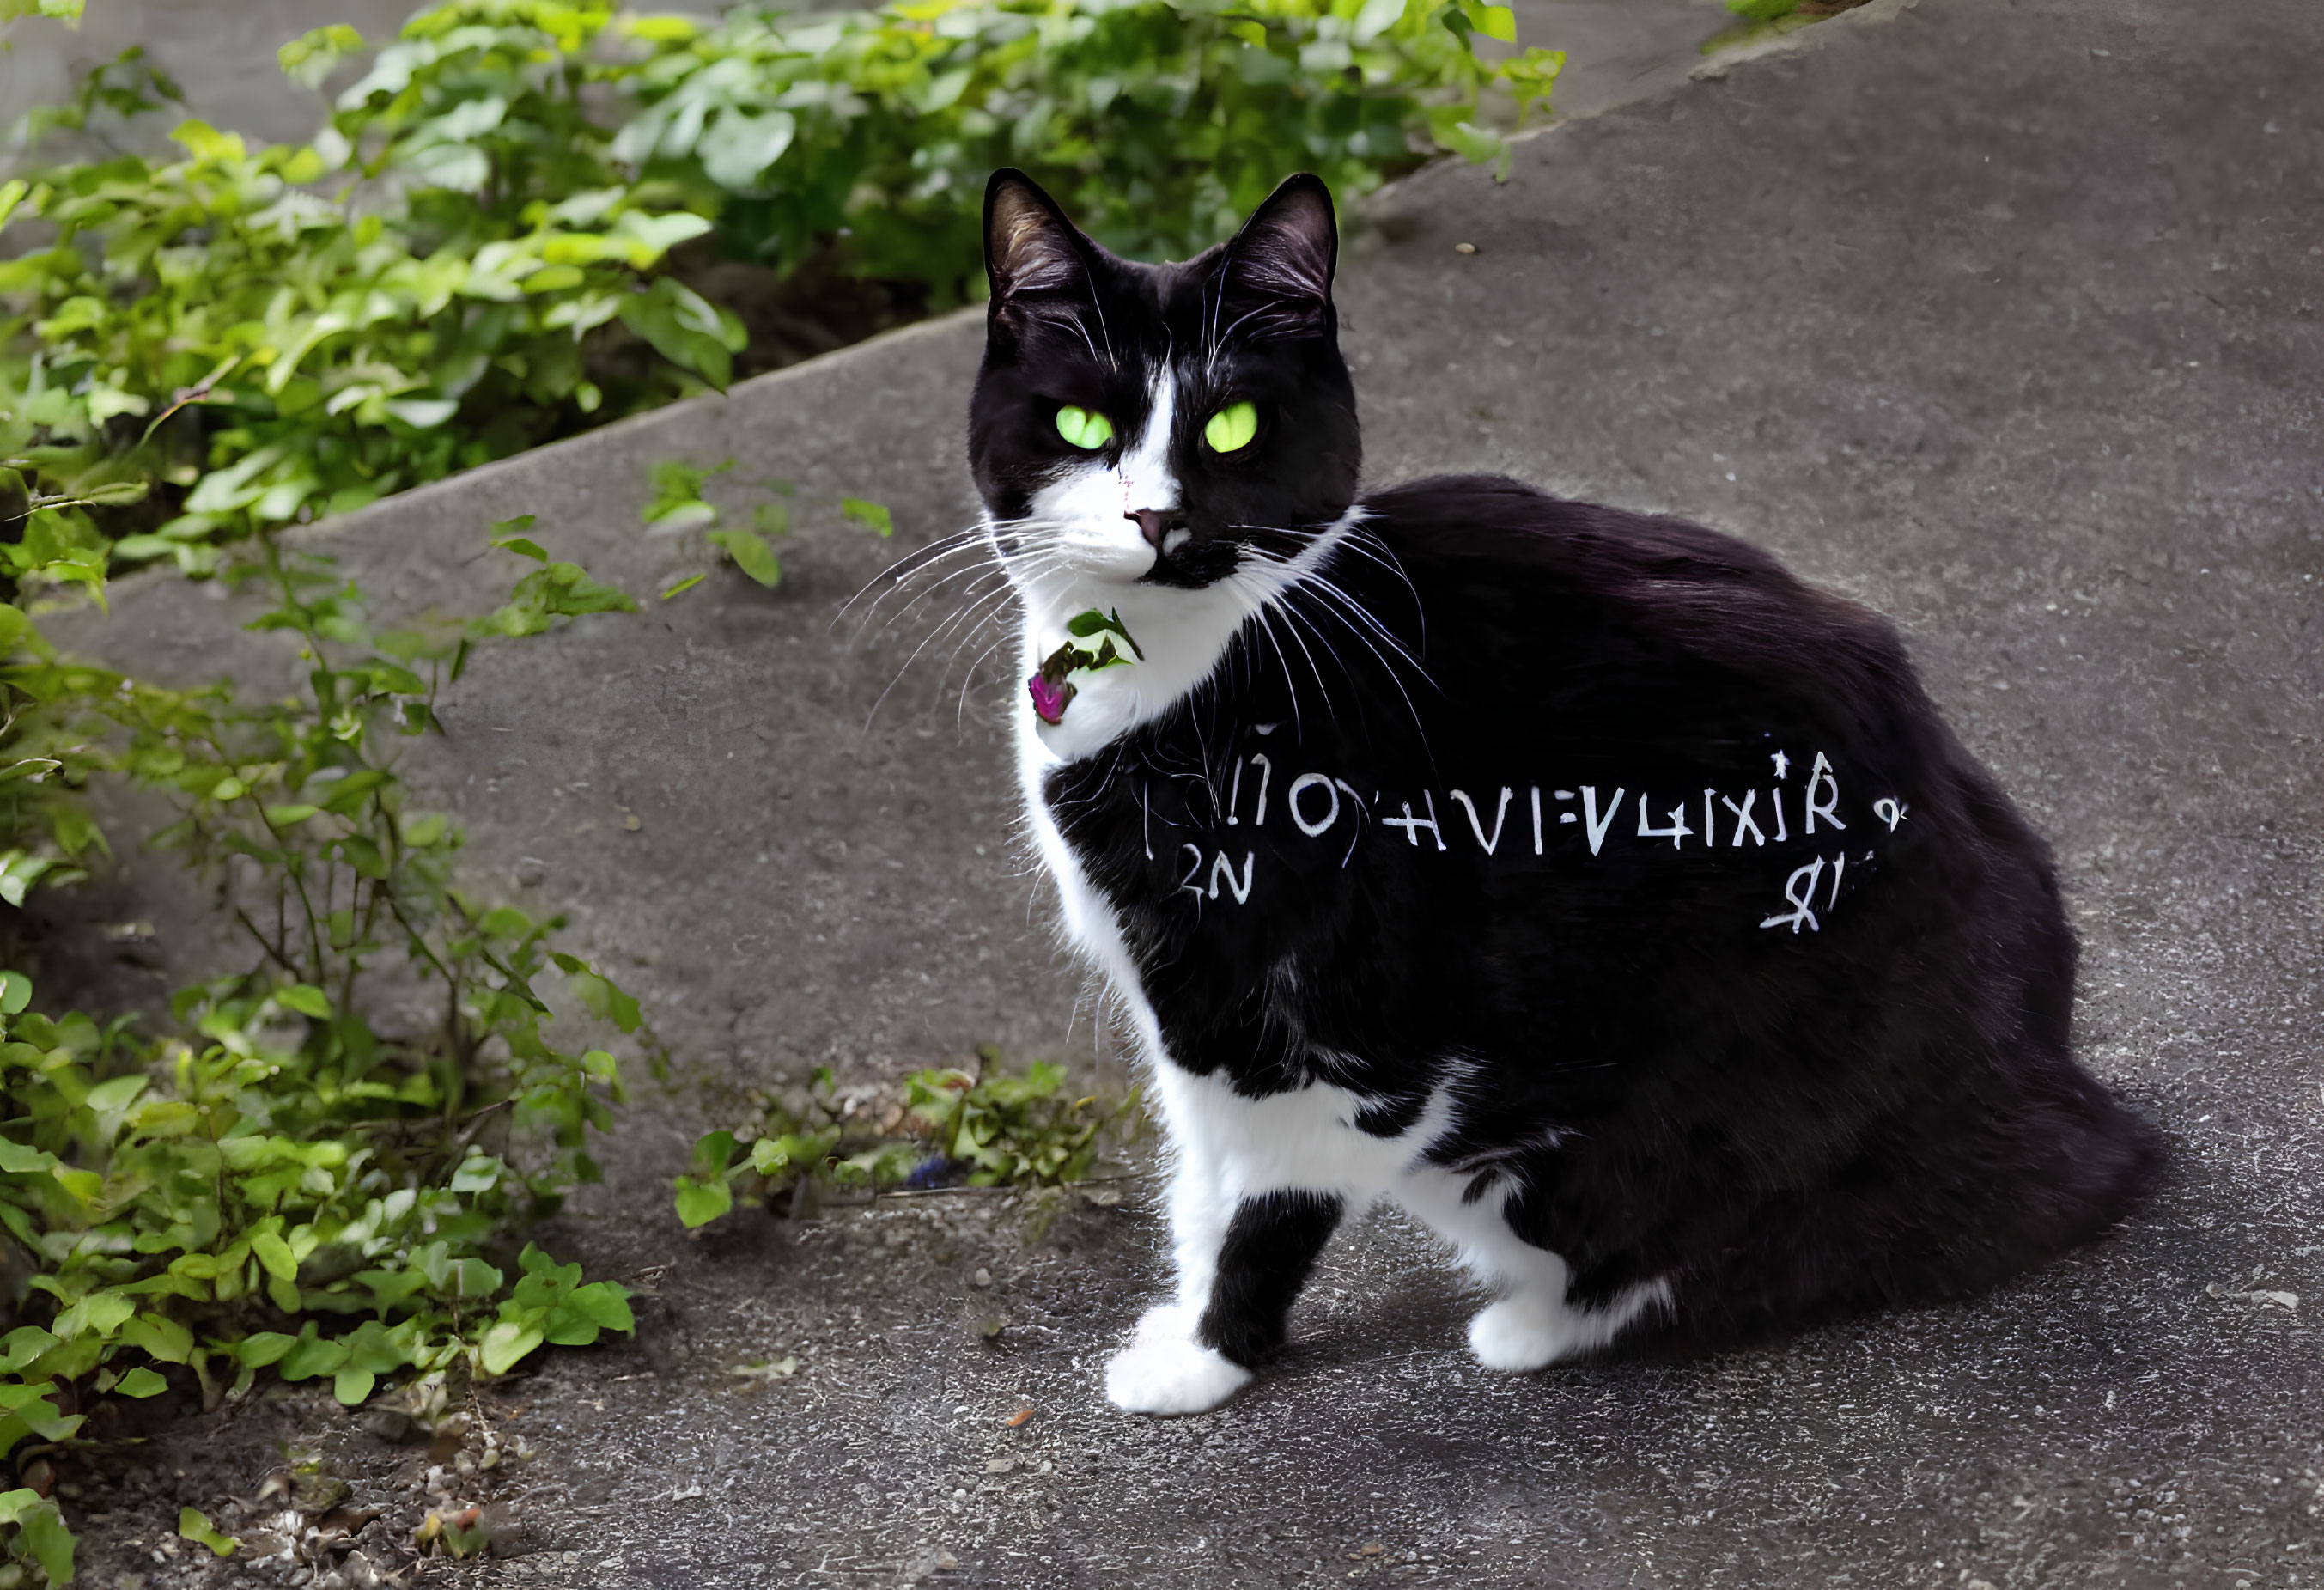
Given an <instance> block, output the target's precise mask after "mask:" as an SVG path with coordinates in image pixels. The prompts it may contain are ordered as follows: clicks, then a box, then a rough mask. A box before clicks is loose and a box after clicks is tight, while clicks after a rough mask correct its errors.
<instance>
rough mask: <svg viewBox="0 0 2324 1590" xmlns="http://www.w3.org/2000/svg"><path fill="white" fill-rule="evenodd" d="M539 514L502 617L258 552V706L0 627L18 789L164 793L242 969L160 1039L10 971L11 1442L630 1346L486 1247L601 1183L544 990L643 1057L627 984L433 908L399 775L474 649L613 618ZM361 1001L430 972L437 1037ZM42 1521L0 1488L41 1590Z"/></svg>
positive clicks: (497, 920)
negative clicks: (540, 1355)
mask: <svg viewBox="0 0 2324 1590" xmlns="http://www.w3.org/2000/svg"><path fill="white" fill-rule="evenodd" d="M531 529H532V522H531V521H530V519H522V520H512V521H509V522H505V523H503V524H499V525H495V526H494V527H493V534H492V543H491V544H492V545H493V546H494V547H497V548H499V549H501V550H503V551H505V552H506V553H507V554H509V555H510V556H511V558H512V559H514V560H516V561H518V562H519V564H520V565H521V564H523V563H528V562H529V563H532V564H536V565H538V567H537V568H534V569H532V570H531V571H530V572H528V573H525V574H523V575H522V576H521V578H519V579H518V580H517V581H516V582H515V585H514V588H513V590H512V593H511V597H510V600H509V601H508V602H507V603H506V604H505V605H503V606H502V607H500V608H499V609H497V610H496V611H494V612H493V613H491V614H488V615H484V616H483V617H480V618H477V619H475V620H473V621H471V622H469V623H467V624H441V625H438V626H437V627H436V628H435V629H433V630H419V629H413V630H400V631H393V630H392V631H380V632H374V629H373V627H372V625H371V624H370V623H369V621H368V619H367V617H366V615H365V613H364V604H363V599H362V595H361V593H360V592H359V591H358V590H357V589H356V588H355V587H354V586H353V585H351V584H350V583H349V582H347V581H346V579H345V578H342V577H341V576H339V575H338V574H337V572H336V570H335V569H333V567H332V566H331V564H330V563H329V561H328V560H327V559H321V558H318V557H314V556H310V555H299V554H293V553H290V552H286V551H284V550H281V548H279V547H277V546H276V545H275V544H274V543H273V542H272V541H271V540H269V539H263V538H262V539H261V540H260V541H258V542H257V543H256V544H255V546H254V548H253V549H252V550H251V551H250V553H249V555H248V556H247V557H246V558H245V559H243V560H242V561H241V562H239V563H238V564H237V565H235V567H234V569H231V570H230V571H229V572H230V575H231V576H232V577H233V578H243V579H247V580H251V581H254V582H256V583H257V584H258V585H259V586H260V587H262V588H263V590H264V591H265V592H266V593H267V594H268V595H269V596H272V604H271V605H269V607H268V608H267V610H266V611H265V612H264V613H263V614H262V615H260V617H259V618H258V619H257V620H256V621H255V622H254V626H253V627H254V628H257V629H261V630H269V631H278V632H282V633H287V634H288V635H290V636H291V638H292V640H293V641H294V642H295V643H296V645H297V647H298V650H299V654H300V660H301V661H303V662H304V664H305V665H306V669H305V676H304V690H303V693H302V694H300V695H298V696H294V697H291V698H287V699H283V700H276V701H259V702H242V701H238V700H236V699H235V698H234V697H233V696H232V695H231V693H230V692H229V691H228V690H227V689H225V688H224V687H215V688H212V689H206V690H198V691H186V692H180V691H171V690H168V689H161V688H160V687H157V686H153V685H151V684H147V683H143V682H141V681H137V680H133V679H126V678H124V677H122V676H120V675H118V674H115V673H113V672H111V671H109V670H103V669H100V668H96V667H92V666H88V665H85V664H81V663H78V662H75V661H70V660H69V659H65V658H62V657H60V656H59V655H57V654H56V653H55V652H53V651H52V650H51V648H50V647H48V645H47V644H46V642H44V641H42V639H41V637H40V636H39V634H38V632H37V630H36V629H35V628H34V627H33V626H32V624H31V623H30V621H29V620H26V619H24V618H23V615H22V614H21V613H20V612H19V610H17V609H15V608H14V607H5V608H0V613H5V614H10V615H15V622H16V626H17V627H16V632H15V633H16V644H17V648H18V650H17V655H16V659H15V661H13V662H11V663H9V664H8V665H7V666H6V668H5V670H0V678H5V683H6V686H7V689H9V691H10V692H11V698H12V699H13V700H14V701H17V702H18V703H20V704H21V708H22V710H21V712H20V716H22V717H24V718H26V719H27V720H29V722H30V724H31V726H32V727H31V728H30V729H28V730H27V731H26V732H27V733H28V734H30V735H32V736H33V737H34V738H35V739H37V740H38V741H39V743H40V744H49V743H51V742H58V744H55V745H54V746H53V748H54V749H56V750H57V751H58V752H59V753H60V754H57V755H52V756H48V757H34V758H26V759H24V760H30V761H37V762H40V763H42V766H41V768H40V769H39V771H37V772H34V773H32V774H28V775H26V778H25V779H24V780H23V781H30V780H32V779H35V778H37V779H42V780H44V781H45V780H51V779H54V780H58V781H66V780H77V781H86V780H87V779H89V778H94V777H117V778H126V779H128V780H130V781H134V782H135V783H137V784H139V785H142V786H143V787H144V788H146V789H149V790H156V791H159V792H161V793H163V794H165V795H166V796H168V797H169V798H170V799H171V800H174V801H175V802H176V804H177V805H178V808H179V810H180V817H179V820H178V821H177V822H176V823H174V824H173V825H171V827H167V828H165V829H164V830H163V831H162V833H161V835H160V836H159V837H158V839H157V843H159V844H160V845H161V846H165V847H169V848H171V849H174V850H176V851H177V852H178V853H180V855H183V856H184V857H185V858H186V860H187V861H188V863H189V864H191V865H193V866H195V867H197V868H198V869H200V870H202V871H203V872H205V873H208V874H210V875H213V876H215V877H217V880H218V887H219V898H220V902H221V904H222V906H223V907H224V908H225V909H226V913H227V915H228V916H229V917H230V919H231V920H233V921H234V922H235V924H236V926H237V927H238V929H240V930H241V932H242V933H243V934H244V937H245V939H246V941H247V943H248V944H249V945H250V947H251V949H252V953H253V956H254V962H253V965H252V966H251V967H250V969H249V970H247V971H246V972H244V973H241V974H239V975H232V976H228V977H226V978H224V979H222V980H220V981H218V982H216V983H213V984H210V985H204V986H201V987H197V988H191V989H188V990H186V991H185V992H183V993H181V994H180V995H179V996H178V997H177V999H176V1000H175V1001H174V1002H173V1004H172V1007H171V1021H170V1023H169V1026H168V1029H167V1031H164V1032H163V1033H161V1034H160V1035H158V1036H152V1037H148V1036H144V1035H142V1034H140V1033H139V1032H137V1031H134V1029H133V1028H132V1026H131V1025H130V1024H129V1023H128V1022H127V1021H125V1020H124V1021H112V1022H109V1023H99V1022H98V1021H95V1020H93V1019H91V1018H89V1017H88V1016H84V1015H79V1014H67V1015H62V1016H53V1017H52V1016H50V1015H48V1014H45V1013H42V1012H39V1011H36V1010H34V1009H33V1008H32V994H33V989H32V984H31V982H30V981H29V980H28V979H26V978H25V977H24V976H23V975H21V974H20V973H17V972H14V971H8V972H0V1090H5V1095H6V1097H7V1100H8V1105H9V1114H8V1118H7V1119H6V1120H5V1122H4V1123H0V1227H4V1228H5V1233H6V1236H7V1238H8V1239H9V1240H10V1241H11V1242H12V1243H13V1244H14V1252H15V1253H19V1254H21V1255H23V1256H26V1257H28V1258H29V1259H30V1261H31V1263H30V1265H29V1267H28V1268H29V1271H30V1275H31V1279H30V1287H29V1290H28V1291H27V1292H25V1293H24V1295H23V1297H22V1298H21V1299H19V1300H18V1301H17V1303H16V1304H15V1306H14V1320H13V1322H12V1323H13V1326H14V1328H12V1329H9V1330H8V1331H7V1332H6V1333H5V1335H0V1452H5V1451H9V1450H12V1449H13V1450H14V1453H15V1454H16V1456H17V1458H18V1460H19V1461H20V1462H21V1461H22V1460H23V1458H24V1456H26V1454H28V1453H31V1452H35V1451H38V1450H40V1449H41V1448H42V1447H53V1446H55V1445H57V1444H60V1443H69V1442H70V1441H71V1440H72V1439H73V1438H74V1437H75V1435H76V1432H77V1431H78V1428H79V1426H80V1424H81V1423H82V1421H83V1419H84V1418H85V1417H86V1416H85V1415H84V1414H83V1413H81V1412H78V1411H74V1412H67V1411H65V1409H67V1408H68V1407H71V1406H73V1404H74V1402H75V1401H77V1400H78V1401H81V1403H82V1405H83V1406H86V1401H85V1399H87V1398H88V1397H92V1396H95V1397H103V1396H106V1395H111V1396H117V1397H126V1398H143V1397H150V1396H153V1395H156V1394H159V1393H161V1392H162V1391H166V1390H168V1389H169V1388H170V1387H171V1385H172V1384H180V1385H181V1386H182V1387H183V1388H184V1389H185V1390H187V1391H197V1390H198V1392H199V1394H200V1396H201V1398H202V1400H203V1401H204V1402H205V1403H206V1404H208V1405H212V1406H214V1405H216V1404H217V1402H218V1401H219V1400H222V1399H225V1398H228V1397H233V1396H236V1395H240V1394H243V1393H244V1392H246V1391H248V1390H249V1388H250V1387H251V1385H252V1384H253V1382H254V1377H255V1375H256V1373H257V1372H258V1371H260V1370H261V1369H264V1368H268V1367H272V1369H273V1371H274V1372H275V1373H276V1374H278V1375H279V1376H280V1377H281V1378H282V1379H284V1380H287V1381H303V1380H311V1379H318V1378H327V1379H329V1380H330V1382H331V1383H332V1389H333V1391H334V1392H335V1394H336V1395H337V1397H338V1399H339V1400H341V1401H343V1402H350V1403H352V1402H359V1401H361V1400H364V1398H366V1397H368V1396H369V1395H370V1394H371V1393H372V1391H374V1388H375V1387H376V1386H377V1385H378V1383H379V1382H380V1381H381V1380H382V1379H383V1378H384V1377H388V1376H392V1375H400V1374H407V1373H420V1374H425V1373H432V1372H438V1371H441V1370H443V1369H445V1368H447V1366H452V1365H455V1364H457V1365H459V1366H461V1367H463V1368H464V1369H465V1370H466V1371H468V1372H471V1373H484V1374H499V1373H506V1372H507V1370H508V1369H510V1368H511V1367H512V1366H513V1365H514V1364H516V1363H518V1362H519V1361H521V1359H522V1358H523V1357H525V1356H526V1355H527V1354H530V1353H532V1352H534V1351H536V1350H537V1349H538V1348H539V1347H540V1346H541V1345H544V1344H552V1345H586V1344H587V1343H589V1342H592V1341H595V1339H596V1338H597V1337H598V1336H599V1335H600V1333H602V1332H603V1331H605V1330H609V1329H610V1330H619V1331H629V1330H632V1328H634V1322H633V1321H632V1318H631V1316H630V1311H629V1308H628V1306H627V1302H626V1299H625V1294H624V1292H623V1291H622V1289H621V1288H620V1287H618V1286H616V1285H613V1283H610V1282H603V1281H595V1282H585V1281H583V1280H582V1279H581V1274H580V1271H579V1268H578V1266H575V1265H564V1266H559V1265H557V1264H555V1263H553V1262H551V1261H550V1260H549V1258H548V1257H546V1256H545V1255H543V1254H541V1253H539V1252H538V1251H537V1250H534V1249H532V1248H530V1247H527V1248H525V1249H524V1250H523V1251H522V1252H521V1253H519V1254H517V1255H516V1259H515V1263H514V1266H513V1269H514V1274H513V1276H512V1274H511V1272H510V1270H509V1269H508V1268H506V1267H505V1266H506V1265H507V1261H506V1260H505V1259H501V1260H498V1261H497V1262H496V1261H495V1259H494V1258H493V1253H494V1251H495V1250H496V1249H499V1250H501V1251H503V1252H504V1251H505V1250H504V1248H503V1246H502V1245H503V1243H507V1242H508V1241H509V1234H510V1233H512V1231H514V1230H516V1229H518V1228H520V1227H521V1225H524V1224H525V1223H527V1222H529V1221H530V1220H533V1219H536V1218H538V1217H539V1216H541V1215H543V1214H546V1213H548V1212H549V1211H551V1210H553V1209H554V1208H556V1207H557V1206H558V1202H559V1200H560V1199H561V1198H562V1197H563V1196H564V1194H565V1193H566V1191H567V1189H568V1188H570V1187H571V1186H573V1185H574V1184H575V1183H576V1182H580V1181H587V1180H593V1179H595V1177H596V1175H597V1169H596V1166H595V1163H594V1162H593V1161H592V1160H591V1159H590V1157H589V1155H588V1153H587V1151H586V1136H587V1133H588V1132H591V1131H592V1130H598V1131H602V1130H604V1129H605V1128H606V1127H608V1126H609V1125H610V1124H611V1123H612V1113H611V1112H612V1106H613V1104H615V1103H616V1102H618V1101H619V1099H620V1098H621V1096H622V1080H621V1075H620V1068H619V1066H618V1064H617V1063H616V1061H615V1058H614V1057H613V1054H612V1053H611V1052H610V1051H609V1050H607V1049H599V1048H590V1049H576V1048H574V1047H571V1046H567V1045H566V1044H565V1043H563V1042H561V1041H560V1040H558V1036H557V1034H556V1033H555V1032H554V1031H552V1017H551V1012H550V1007H549V1003H548V1002H547V1000H546V998H545V997H544V994H543V990H544V989H546V988H548V987H549V985H550V984H551V980H552V979H556V978H559V977H561V978H562V980H563V982H564V984H565V986H566V989H567V994H568V996H569V998H570V999H571V1000H572V1002H573V1003H574V1004H575V1005H576V1006H578V1007H579V1008H580V1010H581V1011H582V1012H586V1014H587V1015H588V1016H590V1017H593V1018H595V1019H597V1020H602V1021H605V1022H607V1023H609V1024H610V1025H611V1026H613V1027H614V1028H616V1029H618V1030H619V1031H622V1032H623V1033H625V1034H629V1035H631V1036H632V1037H633V1038H634V1039H636V1040H639V1041H640V1042H641V1043H642V1044H643V1045H644V1047H645V1048H646V1050H647V1052H648V1054H649V1055H650V1056H654V1057H657V1058H658V1055H659V1046H658V1045H657V1044H656V1043H655V1042H654V1040H653V1038H652V1034H651V1031H650V1029H649V1028H647V1027H646V1026H645V1024H644V1022H643V1020H642V1017H641V1012H640V1011H639V1009H638V1006H637V1003H636V1002H635V1001H634V1000H633V999H632V998H631V997H630V996H629V995H628V994H625V993H624V992H623V991H622V990H621V989H620V988H619V987H618V986H616V985H614V984H613V983H612V982H611V981H610V980H608V979H607V978H606V977H604V975H602V974H600V973H599V972H598V971H597V970H596V969H595V967H593V966H590V965H589V964H587V963H586V962H585V961H583V960H581V959H580V958H578V957H575V956H572V955H570V954H567V953H565V952H563V951H561V950H559V949H558V948H556V946H555V944H554V935H555V932H556V930H557V929H558V927H559V926H560V925H561V923H560V922H559V920H558V919H555V918H549V919H545V920H544V919H539V918H536V917H533V916H531V915H530V914H528V913H526V912H523V911H519V910H517V909H515V908H513V907H510V906H491V905H487V904H486V903H484V902H483V901H476V900H475V899H473V898H471V897H470V896H468V895H466V893H464V892H461V891H460V890H459V889H458V888H457V885H456V883H455V882H454V878H453V868H452V862H453V858H454V856H455V855H456V854H457V850H458V848H459V846H460V836H459V834H458V832H457V830H456V829H454V828H452V827H450V825H449V824H448V823H447V822H446V820H445V819H444V818H443V817H442V816H441V815H439V814H435V813H429V812H424V811H420V810H418V809H414V808H413V807H412V806H411V804H410V800H409V799H408V797H407V795H406V792H405V790H404V788H403V784H402V781H401V777H400V776H399V773H398V772H397V766H398V762H399V759H400V750H399V748H400V747H401V746H403V745H406V744H409V743H410V740H411V738H412V737H414V736H416V735H423V734H427V733H430V732H435V731H437V730H438V719H437V716H436V711H435V703H436V699H437V695H438V690H439V689H441V688H442V686H443V685H445V684H446V683H448V682H449V681H450V680H451V679H455V678H457V676H458V674H459V672H460V670H461V669H462V668H463V667H464V665H465V663H466V660H467V657H468V655H469V652H470V650H471V648H472V647H473V646H474V645H475V644H477V643H478V642H484V641H488V640H491V639H493V638H495V637H501V636H510V635H528V634H534V633H540V632H541V631H543V630H546V629H548V628H549V627H552V626H553V625H555V624H560V623H564V622H568V621H570V620H571V619H573V618H575V617H578V616H582V615H590V614H595V613H601V612H606V611H614V610H622V609H626V608H629V607H631V606H633V605H634V604H633V603H632V601H631V599H630V598H629V597H628V596H625V595H623V594H622V593H621V592H619V591H617V590H613V589H612V588H611V587H606V586H604V585H601V584H599V583H597V582H596V581H595V580H593V579H591V578H589V577H588V576H587V574H586V572H584V571H583V570H581V569H579V568H578V567H577V566H576V565H574V564H570V563H562V562H558V561H555V560H552V559H550V558H549V554H548V553H547V551H546V550H544V549H542V548H541V547H540V546H539V543H538V542H536V541H534V540H533V539H532V538H531V536H530V534H529V533H528V532H530V530H531ZM67 740H69V741H70V742H71V744H69V745H67V744H62V742H64V741H67ZM19 744H20V745H21V744H22V742H20V743H19ZM20 765H21V763H20ZM382 985H392V986H393V987H397V988H401V989H405V990H414V989H416V990H418V991H420V993H421V994H427V993H428V991H429V990H430V989H431V987H432V990H433V994H432V999H433V1003H434V1014H433V1016H432V1017H430V1018H429V1019H426V1020H423V1021H417V1022H413V1021H410V1019H409V1018H408V1017H407V1018H405V1019H404V1020H403V1021H402V1022H401V1023H400V1024H397V1025H392V1026H387V1027H383V1026H382V1025H381V1024H380V1022H379V1021H378V1019H377V1018H376V1016H375V1014H374V1003H375V1001H374V993H375V992H376V991H377V990H378V989H379V988H380V987H381V986H382ZM512 1282H513V1284H512ZM24 1495H25V1496H32V1493H30V1492H27V1493H24ZM35 1502H38V1498H37V1497H34V1498H33V1500H32V1501H30V1502H23V1501H19V1502H11V1501H10V1500H9V1499H8V1498H5V1497H0V1521H7V1520H8V1519H11V1518H13V1520H14V1524H15V1527H16V1534H15V1537H14V1540H15V1549H17V1551H18V1552H19V1553H20V1554H21V1555H24V1556H28V1557H30V1558H34V1559H36V1560H39V1561H42V1563H44V1564H45V1565H46V1566H45V1567H44V1569H43V1571H45V1572H48V1573H49V1575H50V1576H51V1580H52V1581H60V1573H59V1571H58V1567H57V1564H56V1562H55V1561H54V1560H51V1559H52V1558H53V1557H54V1553H53V1551H51V1549H50V1544H49V1543H50V1542H51V1526H50V1524H49V1523H48V1522H47V1520H48V1518H49V1514H48V1513H46V1512H43V1511H41V1508H42V1506H45V1505H46V1504H45V1503H42V1504H40V1505H38V1506H36V1505H35ZM12 1506H14V1508H15V1511H14V1513H13V1514H11V1513H9V1512H8V1511H7V1510H8V1509H9V1508H10V1507H12ZM55 1527H56V1528H57V1529H61V1528H62V1523H61V1518H59V1519H58V1521H57V1523H56V1525H55ZM195 1538H199V1537H195ZM44 1553H46V1554H47V1555H45V1556H44V1555H43V1554H44Z"/></svg>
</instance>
